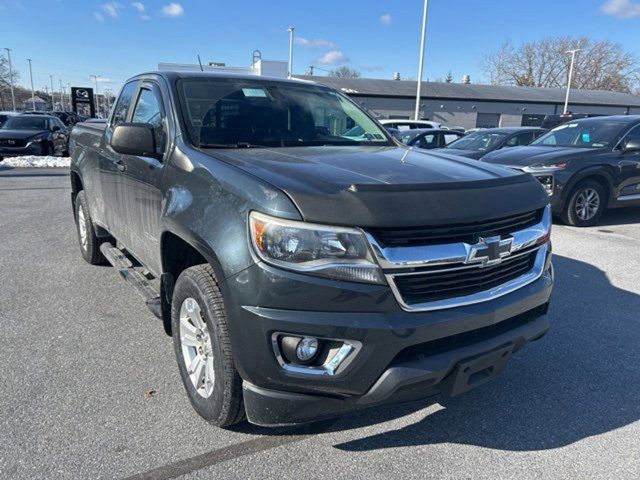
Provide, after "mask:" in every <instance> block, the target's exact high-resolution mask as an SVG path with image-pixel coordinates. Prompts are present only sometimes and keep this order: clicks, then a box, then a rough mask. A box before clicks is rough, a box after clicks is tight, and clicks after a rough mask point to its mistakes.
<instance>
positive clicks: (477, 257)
mask: <svg viewBox="0 0 640 480" xmlns="http://www.w3.org/2000/svg"><path fill="white" fill-rule="evenodd" d="M512 245H513V238H511V237H509V238H501V237H487V238H480V241H479V242H478V243H476V244H474V245H469V247H468V248H467V260H466V261H465V263H481V264H482V265H481V267H487V266H491V265H497V264H499V263H501V262H502V259H503V258H505V257H508V256H509V255H510V254H511V246H512Z"/></svg>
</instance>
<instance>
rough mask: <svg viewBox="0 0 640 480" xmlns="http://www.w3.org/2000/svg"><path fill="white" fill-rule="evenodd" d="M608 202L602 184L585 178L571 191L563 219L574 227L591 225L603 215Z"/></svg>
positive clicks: (563, 212) (563, 211)
mask: <svg viewBox="0 0 640 480" xmlns="http://www.w3.org/2000/svg"><path fill="white" fill-rule="evenodd" d="M606 204H607V198H606V191H605V189H604V188H603V187H602V185H600V183H599V182H597V181H595V180H588V179H587V180H584V181H583V182H580V183H579V184H578V185H576V187H575V188H574V189H573V190H572V191H571V195H569V199H568V200H567V202H566V204H565V205H564V208H563V210H562V221H563V222H564V223H565V224H567V225H572V226H574V227H591V226H593V225H595V224H596V222H597V221H598V220H599V219H600V217H601V216H602V213H603V212H604V209H605V207H606Z"/></svg>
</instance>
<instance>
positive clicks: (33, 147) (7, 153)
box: [0, 142, 42, 157]
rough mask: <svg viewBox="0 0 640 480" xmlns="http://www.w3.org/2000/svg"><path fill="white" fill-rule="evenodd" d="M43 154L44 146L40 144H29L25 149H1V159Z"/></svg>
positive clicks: (4, 147) (2, 147) (3, 147)
mask: <svg viewBox="0 0 640 480" xmlns="http://www.w3.org/2000/svg"><path fill="white" fill-rule="evenodd" d="M41 153H42V146H41V145H40V143H39V142H37V143H32V144H28V145H27V146H25V147H6V146H4V145H3V146H1V147H0V157H19V156H21V155H39V154H41Z"/></svg>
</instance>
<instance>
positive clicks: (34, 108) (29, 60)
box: [27, 58, 36, 112]
mask: <svg viewBox="0 0 640 480" xmlns="http://www.w3.org/2000/svg"><path fill="white" fill-rule="evenodd" d="M27 62H29V77H30V78H31V104H32V105H33V111H34V112H35V110H36V91H35V90H34V88H33V69H32V68H31V59H30V58H27Z"/></svg>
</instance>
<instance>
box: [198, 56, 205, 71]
mask: <svg viewBox="0 0 640 480" xmlns="http://www.w3.org/2000/svg"><path fill="white" fill-rule="evenodd" d="M198 63H199V64H200V71H201V72H204V68H202V61H201V60H200V54H198Z"/></svg>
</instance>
